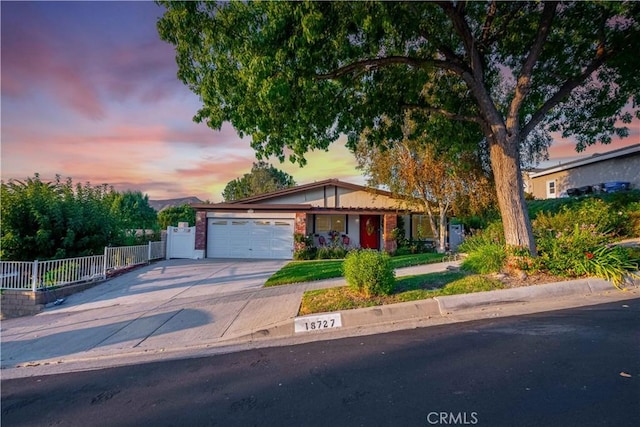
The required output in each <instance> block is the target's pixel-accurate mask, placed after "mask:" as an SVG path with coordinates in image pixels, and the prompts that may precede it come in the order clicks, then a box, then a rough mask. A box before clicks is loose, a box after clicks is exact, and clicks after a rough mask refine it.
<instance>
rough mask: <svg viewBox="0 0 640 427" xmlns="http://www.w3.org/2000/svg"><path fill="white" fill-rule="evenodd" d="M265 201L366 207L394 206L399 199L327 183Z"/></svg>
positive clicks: (332, 206)
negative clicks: (322, 186)
mask: <svg viewBox="0 0 640 427" xmlns="http://www.w3.org/2000/svg"><path fill="white" fill-rule="evenodd" d="M264 203H273V204H309V205H312V206H316V207H321V208H325V207H327V208H335V207H338V208H341V207H364V208H394V207H396V206H397V201H396V200H394V199H392V198H390V197H387V196H384V195H375V194H372V193H370V192H368V191H362V190H359V191H356V190H350V189H348V188H342V187H336V186H334V185H327V186H325V187H324V188H314V189H310V190H308V191H305V192H303V193H296V194H290V195H283V196H280V197H274V198H271V199H269V200H268V201H264Z"/></svg>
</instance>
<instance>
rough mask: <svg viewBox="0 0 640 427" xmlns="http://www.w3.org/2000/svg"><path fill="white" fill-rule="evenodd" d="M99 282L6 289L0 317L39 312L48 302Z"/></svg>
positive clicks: (3, 292) (3, 294)
mask: <svg viewBox="0 0 640 427" xmlns="http://www.w3.org/2000/svg"><path fill="white" fill-rule="evenodd" d="M98 283H102V281H95V282H87V283H79V284H77V285H69V286H65V287H63V288H57V289H50V290H41V291H36V292H33V291H26V290H24V291H23V290H13V289H4V290H3V291H2V296H1V298H0V308H1V314H0V319H8V318H10V317H21V316H31V315H34V314H38V313H40V312H41V311H42V310H44V308H45V307H46V306H47V304H51V303H53V302H54V301H56V300H57V299H59V298H66V297H68V296H69V295H72V294H75V293H76V292H81V291H84V290H85V289H89V288H91V287H93V286H95V285H97V284H98Z"/></svg>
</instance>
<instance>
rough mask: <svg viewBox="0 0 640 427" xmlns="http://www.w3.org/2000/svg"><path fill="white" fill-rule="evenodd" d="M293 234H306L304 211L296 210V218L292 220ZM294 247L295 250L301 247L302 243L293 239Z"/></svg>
mask: <svg viewBox="0 0 640 427" xmlns="http://www.w3.org/2000/svg"><path fill="white" fill-rule="evenodd" d="M293 232H294V234H301V235H303V236H306V235H307V214H306V213H304V212H296V219H295V221H294V222H293ZM294 242H295V243H294V249H295V250H296V251H298V250H300V249H303V247H302V246H303V244H302V243H300V242H297V241H295V240H294Z"/></svg>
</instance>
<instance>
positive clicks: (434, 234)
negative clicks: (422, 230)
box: [424, 201, 442, 248]
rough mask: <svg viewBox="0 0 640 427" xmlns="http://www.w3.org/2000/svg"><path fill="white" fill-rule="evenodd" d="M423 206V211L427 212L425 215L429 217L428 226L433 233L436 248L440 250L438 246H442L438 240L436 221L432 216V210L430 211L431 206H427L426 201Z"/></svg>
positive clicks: (438, 232)
mask: <svg viewBox="0 0 640 427" xmlns="http://www.w3.org/2000/svg"><path fill="white" fill-rule="evenodd" d="M424 205H425V210H426V211H427V214H428V216H429V225H430V226H431V231H432V232H433V238H434V239H435V240H436V248H440V245H441V244H442V243H441V241H440V240H439V239H438V236H439V235H440V230H439V229H438V224H436V219H435V217H434V215H433V209H431V205H429V202H427V201H425V203H424Z"/></svg>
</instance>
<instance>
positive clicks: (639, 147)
mask: <svg viewBox="0 0 640 427" xmlns="http://www.w3.org/2000/svg"><path fill="white" fill-rule="evenodd" d="M635 153H640V144H635V145H630V146H629V147H623V148H618V149H617V150H612V151H609V152H608V153H604V154H597V153H596V154H593V155H591V156H589V157H584V158H582V159H578V160H573V161H570V162H567V163H563V164H560V165H558V166H551V167H549V168H546V169H538V170H536V171H535V172H529V178H538V177H541V176H545V175H549V174H551V173H556V172H562V171H564V170H568V169H573V168H577V167H580V166H585V165H589V164H593V163H598V162H603V161H605V160H611V159H615V158H617V157H623V156H628V155H632V154H635Z"/></svg>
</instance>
